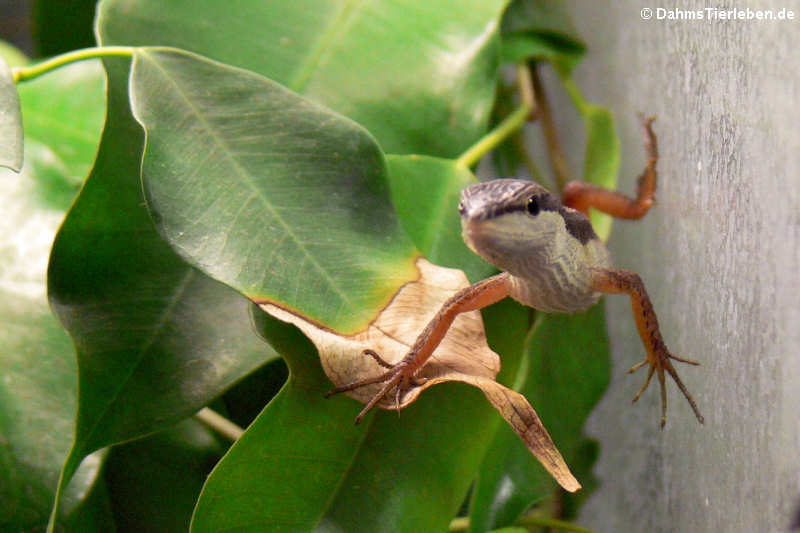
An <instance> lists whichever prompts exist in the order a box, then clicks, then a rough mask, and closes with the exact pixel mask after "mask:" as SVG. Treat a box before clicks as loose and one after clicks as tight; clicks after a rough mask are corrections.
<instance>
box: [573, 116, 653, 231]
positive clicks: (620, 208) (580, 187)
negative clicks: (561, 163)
mask: <svg viewBox="0 0 800 533" xmlns="http://www.w3.org/2000/svg"><path fill="white" fill-rule="evenodd" d="M654 120H655V117H648V118H645V117H644V116H643V115H641V114H639V121H640V123H641V126H642V135H643V136H644V148H645V152H646V154H647V164H646V166H645V168H644V172H642V173H641V175H640V176H639V179H638V180H637V186H636V198H629V197H627V196H625V195H624V194H622V193H620V192H617V191H610V190H608V189H604V188H603V187H598V186H597V185H593V184H591V183H584V182H582V181H571V182H569V183H567V185H566V187H564V191H563V193H562V202H563V203H564V205H566V206H569V207H572V208H573V209H577V210H578V211H581V212H583V214H585V215H588V214H589V208H590V207H593V208H595V209H597V210H598V211H602V212H603V213H608V214H609V215H611V216H613V217H616V218H626V219H639V218H642V217H643V216H644V215H645V214H647V211H649V210H650V207H651V206H652V205H653V203H654V202H655V199H654V196H655V192H656V163H657V162H658V145H657V144H656V135H655V133H653V128H652V123H653V121H654Z"/></svg>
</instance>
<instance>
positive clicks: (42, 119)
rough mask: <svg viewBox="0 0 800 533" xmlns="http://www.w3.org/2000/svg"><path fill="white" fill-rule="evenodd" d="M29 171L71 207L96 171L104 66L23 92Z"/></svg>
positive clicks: (59, 75)
mask: <svg viewBox="0 0 800 533" xmlns="http://www.w3.org/2000/svg"><path fill="white" fill-rule="evenodd" d="M19 95H20V99H21V100H22V117H23V122H24V125H25V136H26V143H30V144H32V145H33V150H32V152H33V153H32V154H31V153H30V152H29V155H32V157H26V162H27V164H28V165H33V166H34V167H35V175H36V177H37V179H41V180H45V181H47V182H48V183H49V184H50V186H49V187H48V189H49V190H52V191H53V193H54V194H58V196H56V198H53V201H55V202H57V203H63V202H64V201H66V202H67V204H68V203H69V202H71V201H72V198H73V196H75V194H76V193H77V192H78V186H79V185H80V184H81V183H82V182H83V180H84V179H85V178H86V176H88V174H89V170H90V169H91V167H92V162H93V161H94V157H95V153H96V152H97V145H98V143H99V142H100V134H101V133H102V130H103V121H104V120H105V74H104V73H103V67H102V65H101V64H100V61H98V60H94V61H83V62H80V63H74V64H72V65H67V66H64V67H62V68H59V69H57V70H55V71H52V72H49V73H47V74H46V75H44V76H41V77H38V78H36V79H33V80H29V81H26V82H24V83H22V84H21V85H20V87H19Z"/></svg>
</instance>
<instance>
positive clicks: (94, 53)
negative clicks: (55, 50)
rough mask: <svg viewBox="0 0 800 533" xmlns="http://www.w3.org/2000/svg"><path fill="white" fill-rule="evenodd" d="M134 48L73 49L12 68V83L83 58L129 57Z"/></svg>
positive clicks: (34, 76) (29, 78)
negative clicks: (32, 63)
mask: <svg viewBox="0 0 800 533" xmlns="http://www.w3.org/2000/svg"><path fill="white" fill-rule="evenodd" d="M133 50H134V48H133V47H131V46H100V47H96V48H83V49H81V50H73V51H72V52H67V53H66V54H62V55H60V56H55V57H51V58H50V59H48V60H46V61H42V62H41V63H37V64H36V65H31V66H29V67H16V68H14V69H13V71H12V72H13V74H14V83H19V82H21V81H26V80H31V79H33V78H36V77H38V76H41V75H42V74H46V73H48V72H50V71H51V70H55V69H57V68H58V67H62V66H64V65H68V64H70V63H75V62H76V61H83V60H84V59H96V58H100V57H112V56H117V57H120V56H121V57H131V56H132V55H133Z"/></svg>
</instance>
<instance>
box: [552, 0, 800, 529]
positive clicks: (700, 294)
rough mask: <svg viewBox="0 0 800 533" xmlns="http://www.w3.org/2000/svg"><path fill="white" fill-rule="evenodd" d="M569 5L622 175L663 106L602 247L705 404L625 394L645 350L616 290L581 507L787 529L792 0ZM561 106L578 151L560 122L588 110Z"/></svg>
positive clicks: (798, 46) (794, 116) (798, 389)
mask: <svg viewBox="0 0 800 533" xmlns="http://www.w3.org/2000/svg"><path fill="white" fill-rule="evenodd" d="M722 3H723V2H720V4H722ZM665 4H666V3H665ZM665 4H662V6H663V5H665ZM678 4H679V8H680V9H703V8H704V7H706V6H707V5H714V3H710V4H706V3H700V2H686V1H684V2H678ZM569 5H570V9H571V12H572V16H573V21H574V22H575V24H576V26H577V28H578V30H579V31H580V33H581V35H582V36H583V37H584V38H585V39H586V41H587V43H588V46H589V50H590V53H589V56H588V57H587V59H586V61H585V62H584V64H583V65H582V66H581V67H580V68H579V70H578V72H577V75H576V77H577V79H578V81H579V83H580V85H581V87H583V88H584V90H585V92H586V95H587V97H589V99H591V100H594V101H596V102H598V103H602V104H605V105H608V106H609V107H611V108H612V109H613V111H614V112H615V115H616V117H617V120H618V126H619V129H620V133H621V135H622V146H623V167H622V176H621V187H622V188H623V189H624V190H627V191H632V190H633V183H634V179H635V176H636V175H637V174H638V173H639V171H640V169H641V168H642V163H643V152H642V143H641V137H640V134H639V129H638V126H637V124H636V120H635V115H634V113H635V112H636V111H638V110H641V111H644V112H646V113H648V114H649V113H657V114H658V117H659V118H658V120H657V122H656V123H655V129H656V132H657V134H658V138H659V145H660V151H661V161H660V162H659V165H658V170H659V180H660V182H659V185H658V187H659V190H658V197H657V199H658V204H657V205H656V207H655V208H654V209H653V210H652V211H651V213H650V214H649V215H648V216H647V217H646V219H644V220H643V221H640V222H627V223H617V225H616V226H615V228H614V233H613V236H612V238H611V241H610V247H611V249H612V251H613V253H614V255H615V260H616V263H617V264H618V265H619V266H620V267H625V268H629V269H631V270H635V271H637V272H639V273H640V274H641V275H642V277H643V279H644V280H645V283H646V285H647V287H648V289H649V292H650V295H651V296H652V298H653V301H654V304H655V307H656V311H657V312H658V314H659V319H660V321H661V326H662V331H663V333H664V337H665V339H666V341H667V344H668V346H669V347H670V348H671V349H672V350H673V351H674V352H675V353H677V354H679V355H683V356H686V357H689V358H694V359H698V360H700V361H702V366H701V367H689V366H686V365H681V366H680V368H679V372H680V374H681V375H682V376H683V379H684V382H685V383H686V384H687V386H688V387H689V389H690V390H691V391H693V393H694V396H695V398H696V400H697V402H698V403H699V405H700V408H701V410H702V412H703V414H704V415H705V418H706V424H705V426H700V425H699V424H698V423H697V422H696V421H695V420H694V417H693V416H692V413H691V411H690V409H689V407H688V405H687V404H686V402H685V401H684V400H683V399H682V398H681V397H680V396H679V391H678V390H677V388H676V387H675V386H674V385H670V387H669V389H668V394H669V401H670V404H669V412H668V419H667V427H666V429H664V430H663V431H660V430H659V429H658V419H659V407H658V394H657V392H656V391H657V387H655V386H654V385H651V390H649V391H648V392H647V393H646V394H645V395H644V397H643V398H642V399H641V400H640V404H639V405H635V406H631V405H630V400H631V398H632V396H633V395H634V393H635V392H636V390H637V389H638V387H639V386H640V384H641V381H642V380H643V379H644V375H643V374H641V373H640V374H637V375H635V376H628V375H627V374H625V373H624V372H625V370H626V369H627V368H628V367H630V366H631V365H633V364H634V363H636V362H638V361H639V360H640V359H641V357H642V353H643V352H642V348H641V345H640V342H639V339H638V338H637V336H636V332H635V327H634V323H633V320H632V318H631V314H630V308H629V304H628V302H627V301H626V299H625V298H623V297H619V296H616V297H610V298H608V299H607V306H608V313H609V322H610V324H609V329H610V334H611V338H612V349H613V361H614V370H613V379H612V383H611V387H610V391H609V393H608V395H607V396H606V397H605V398H604V400H603V402H602V403H601V405H600V407H599V408H598V410H597V411H596V412H595V414H594V415H593V416H592V418H591V420H590V423H589V431H590V433H591V434H593V435H594V436H595V437H597V438H598V439H599V440H600V441H601V443H602V451H601V456H600V460H599V464H598V466H597V473H598V474H599V476H600V477H601V478H602V480H603V487H602V488H601V489H600V490H599V491H598V493H597V494H596V495H595V496H594V497H593V498H591V500H590V501H589V503H588V504H587V505H586V506H585V508H584V509H583V512H582V515H581V519H580V523H581V524H584V525H586V526H589V527H592V528H594V529H595V530H597V531H598V532H609V533H610V532H625V533H629V532H648V533H649V532H667V531H675V532H690V533H702V532H714V533H718V532H720V531H725V532H728V533H730V532H748V533H749V532H779V531H781V532H783V531H787V530H788V526H789V524H790V521H791V515H792V514H793V513H795V512H796V509H797V506H798V504H800V2H798V1H797V0H783V1H774V2H771V1H764V2H747V1H745V0H741V1H740V2H738V3H737V5H736V7H739V8H744V9H746V8H748V7H749V8H750V9H753V10H755V9H768V10H772V11H773V12H775V13H776V14H777V13H778V11H779V10H780V9H782V8H786V9H791V10H793V11H794V14H795V20H794V21H752V20H751V21H722V20H716V21H708V20H703V21H686V20H684V21H668V20H656V16H657V12H656V10H655V9H656V8H657V7H659V5H657V4H652V3H644V2H637V1H632V0H626V1H617V2H613V3H612V2H596V1H594V0H585V1H577V0H575V1H571V2H569ZM645 7H649V8H651V9H653V12H652V13H653V19H651V20H643V18H642V14H641V13H642V9H643V8H645ZM568 122H572V124H566V125H563V127H562V130H561V131H562V137H564V140H565V141H567V143H568V144H569V145H570V152H572V153H576V152H577V150H578V147H579V145H580V143H581V142H582V138H581V136H580V135H572V136H569V135H567V134H566V132H565V131H566V130H565V129H564V128H567V127H569V128H572V131H579V130H580V125H579V124H578V123H577V122H574V121H572V119H570V120H568ZM568 137H569V138H568ZM573 166H575V167H577V166H578V165H577V164H573ZM640 372H643V371H640Z"/></svg>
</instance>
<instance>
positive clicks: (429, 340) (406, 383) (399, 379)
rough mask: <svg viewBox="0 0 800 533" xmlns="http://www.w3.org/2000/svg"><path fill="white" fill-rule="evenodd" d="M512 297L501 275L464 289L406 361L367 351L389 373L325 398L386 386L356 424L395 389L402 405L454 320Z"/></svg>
mask: <svg viewBox="0 0 800 533" xmlns="http://www.w3.org/2000/svg"><path fill="white" fill-rule="evenodd" d="M508 295H509V274H508V273H505V272H504V273H502V274H498V275H496V276H492V277H491V278H488V279H485V280H483V281H479V282H477V283H475V284H473V285H470V286H469V287H467V288H465V289H462V290H461V291H459V292H458V293H456V294H455V295H453V296H452V297H451V298H449V299H448V300H447V301H446V302H445V303H444V304H442V307H441V308H440V309H439V311H438V312H437V313H436V315H435V316H434V317H433V318H432V319H431V321H430V322H428V325H427V326H425V329H424V330H423V331H422V333H420V334H419V336H418V337H417V340H416V341H415V342H414V345H413V346H412V347H411V349H410V350H409V352H408V354H407V355H406V356H405V357H403V359H402V360H401V361H400V362H399V363H397V364H395V365H390V364H389V363H387V362H386V361H384V360H383V359H382V358H381V357H380V355H378V354H377V353H375V352H374V351H372V350H365V351H364V353H365V355H369V356H370V357H372V358H373V359H375V360H376V361H377V362H378V364H380V365H381V366H382V367H384V368H388V369H389V370H388V371H386V372H384V373H383V374H381V375H378V376H375V377H373V378H369V379H364V380H361V381H356V382H354V383H349V384H347V385H343V386H341V387H336V388H335V389H332V390H331V391H329V392H328V393H327V394H326V395H325V397H326V398H327V397H330V396H332V395H334V394H337V393H340V392H346V391H350V390H353V389H357V388H359V387H363V386H365V385H371V384H374V383H383V386H382V387H381V389H380V390H379V391H378V392H377V393H376V394H375V396H373V397H372V398H371V399H370V400H369V402H367V404H366V405H365V406H364V408H363V409H362V410H361V412H360V413H359V414H358V416H357V417H356V424H358V423H359V422H361V419H363V418H364V416H365V415H366V414H367V413H368V412H369V411H370V410H371V409H372V408H373V407H375V405H377V403H378V402H379V401H381V399H382V398H383V397H384V396H386V395H387V394H388V393H389V392H390V391H391V390H392V389H395V388H396V393H395V401H396V403H397V405H398V408H399V405H400V398H401V395H402V394H403V393H404V392H405V391H406V390H408V389H409V388H410V387H411V386H413V385H415V384H416V383H417V379H416V374H417V372H418V371H419V370H420V369H421V368H422V367H423V366H424V365H425V363H426V362H427V361H428V359H429V358H430V357H431V355H432V354H433V351H434V350H435V349H436V347H437V346H439V343H440V342H442V339H443V338H444V336H445V334H446V333H447V330H448V329H450V326H451V325H452V323H453V320H455V318H456V317H457V316H458V315H459V314H461V313H464V312H466V311H474V310H477V309H482V308H484V307H486V306H489V305H492V304H493V303H496V302H498V301H500V300H502V299H503V298H505V297H506V296H508Z"/></svg>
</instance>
